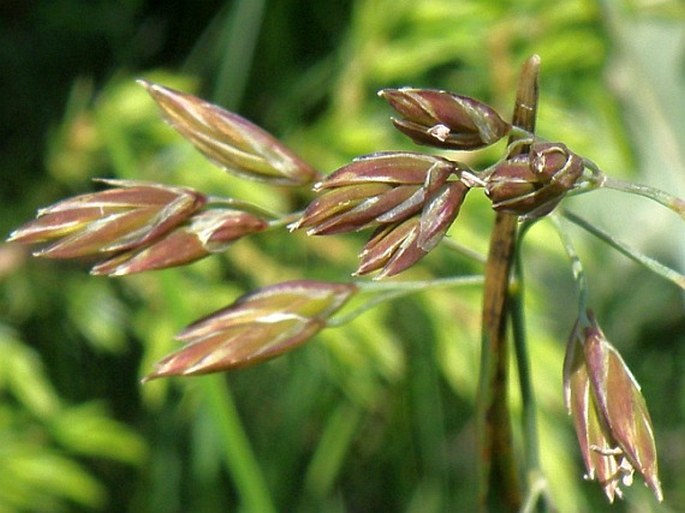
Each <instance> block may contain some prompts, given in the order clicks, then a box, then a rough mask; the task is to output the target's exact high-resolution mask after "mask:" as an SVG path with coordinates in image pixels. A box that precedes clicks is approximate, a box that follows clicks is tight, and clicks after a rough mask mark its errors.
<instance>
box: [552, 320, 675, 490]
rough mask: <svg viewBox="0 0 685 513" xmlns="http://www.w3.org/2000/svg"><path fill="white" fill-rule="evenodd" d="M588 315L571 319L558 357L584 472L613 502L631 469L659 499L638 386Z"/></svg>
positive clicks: (650, 436)
mask: <svg viewBox="0 0 685 513" xmlns="http://www.w3.org/2000/svg"><path fill="white" fill-rule="evenodd" d="M588 319H589V322H590V324H589V325H588V326H582V325H581V322H580V321H578V322H577V323H576V325H575V327H574V329H573V332H572V334H571V337H570V339H569V343H568V346H567V350H566V358H565V361H564V399H565V403H566V407H567V408H568V411H569V413H570V414H571V416H572V417H573V422H574V424H575V428H576V434H577V436H578V442H579V443H580V450H581V453H582V455H583V461H584V462H585V468H586V469H587V477H588V479H597V480H598V481H599V483H600V484H601V486H602V488H603V489H604V493H605V494H606V496H607V498H608V499H609V501H610V502H613V501H614V498H615V497H619V498H620V497H622V491H621V489H620V485H621V484H623V485H625V486H629V485H630V484H631V483H632V475H633V473H634V472H635V471H636V470H637V472H639V473H640V474H641V475H642V477H643V478H644V480H645V483H646V484H647V486H648V487H649V488H650V489H651V490H652V492H653V493H654V496H655V497H656V498H657V500H658V501H661V500H662V498H663V495H662V492H661V484H660V482H659V477H658V467H657V454H656V446H655V443H654V433H653V431H652V421H651V419H650V417H649V412H648V411H647V405H646V404H645V400H644V397H643V396H642V393H641V392H640V385H638V383H637V381H636V380H635V378H634V376H633V375H632V373H631V372H630V369H628V366H627V365H626V364H625V362H624V361H623V359H622V358H621V355H620V354H619V353H618V351H617V350H616V348H615V347H614V346H612V345H611V344H610V343H609V341H608V340H607V339H606V337H605V336H604V333H603V332H602V330H601V328H600V327H599V325H598V324H597V321H596V320H595V318H594V316H593V314H592V312H588Z"/></svg>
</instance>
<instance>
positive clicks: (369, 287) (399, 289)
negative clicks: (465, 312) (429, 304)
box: [327, 275, 483, 328]
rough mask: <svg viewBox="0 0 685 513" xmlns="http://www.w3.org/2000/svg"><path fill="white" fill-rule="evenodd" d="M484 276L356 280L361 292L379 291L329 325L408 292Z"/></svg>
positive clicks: (480, 280) (470, 282) (480, 279)
mask: <svg viewBox="0 0 685 513" xmlns="http://www.w3.org/2000/svg"><path fill="white" fill-rule="evenodd" d="M482 284H483V276H481V275H474V276H456V277H453V278H443V279H439V280H426V281H405V282H401V281H398V282H368V281H360V282H355V285H356V286H357V287H358V288H359V290H360V292H370V293H377V295H376V296H374V297H372V298H371V299H369V300H368V301H366V302H365V303H363V304H361V305H360V306H358V307H357V308H355V309H354V310H352V311H351V312H349V313H346V314H345V315H339V316H335V317H333V318H331V319H329V321H328V323H327V326H328V327H329V328H336V327H338V326H342V325H343V324H347V323H348V322H351V321H353V320H354V319H356V318H357V317H359V316H360V315H362V314H363V313H364V312H366V311H367V310H370V309H371V308H374V307H376V306H378V305H379V304H381V303H384V302H386V301H391V300H393V299H397V298H399V297H402V296H406V295H408V294H414V293H416V292H423V291H425V290H429V289H435V288H442V287H456V286H463V285H482Z"/></svg>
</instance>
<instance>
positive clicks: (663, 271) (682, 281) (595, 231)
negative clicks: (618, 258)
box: [561, 209, 685, 289]
mask: <svg viewBox="0 0 685 513" xmlns="http://www.w3.org/2000/svg"><path fill="white" fill-rule="evenodd" d="M561 214H562V215H563V216H564V217H565V218H566V219H568V220H569V221H571V222H572V223H574V224H576V225H578V226H580V227H581V228H583V229H584V230H586V231H588V232H590V233H591V234H592V235H594V236H595V237H597V238H599V239H601V240H603V241H604V242H606V243H607V244H609V245H610V246H611V247H612V248H614V249H616V250H618V251H619V252H620V253H623V254H624V255H625V256H627V257H628V258H630V259H632V260H634V261H636V262H637V263H639V264H642V265H643V266H645V267H646V268H647V269H649V270H650V271H652V272H654V273H656V274H658V275H659V276H661V277H662V278H665V279H667V280H669V281H671V282H673V283H675V284H676V285H678V287H680V288H681V289H685V276H684V275H682V274H680V273H679V272H677V271H675V270H674V269H671V268H670V267H667V266H665V265H664V264H662V263H661V262H659V261H657V260H654V259H653V258H650V257H648V256H647V255H644V254H642V253H640V252H639V251H638V250H636V249H634V248H631V247H630V246H628V245H627V244H626V243H624V242H621V241H620V240H618V239H616V238H615V237H613V236H612V235H610V234H608V233H607V232H605V231H604V230H601V229H600V228H597V227H596V226H594V225H593V224H592V223H590V222H589V221H587V220H585V219H583V218H582V217H580V216H578V215H577V214H574V213H572V212H569V211H568V210H565V209H564V210H562V211H561Z"/></svg>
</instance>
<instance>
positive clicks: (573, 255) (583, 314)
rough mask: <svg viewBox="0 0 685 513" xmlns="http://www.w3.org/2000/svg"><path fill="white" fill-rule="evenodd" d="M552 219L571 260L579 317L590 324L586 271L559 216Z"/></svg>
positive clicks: (554, 215) (553, 215)
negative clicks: (576, 290)
mask: <svg viewBox="0 0 685 513" xmlns="http://www.w3.org/2000/svg"><path fill="white" fill-rule="evenodd" d="M571 215H573V214H571ZM550 218H551V219H552V222H553V223H554V226H555V227H556V229H557V233H558V234H559V238H560V239H561V243H562V245H563V246H564V250H565V251H566V254H567V255H568V258H569V260H571V270H572V271H573V279H574V280H575V282H576V288H577V289H578V315H579V317H580V319H581V322H585V323H587V324H589V322H590V321H589V320H588V319H587V296H588V288H587V279H586V277H585V270H584V269H583V264H582V262H581V261H580V257H579V256H578V253H577V252H576V248H575V246H574V245H573V241H571V237H569V235H568V233H566V230H564V227H563V226H562V225H561V220H560V219H559V215H558V214H556V213H555V214H552V215H551V216H550Z"/></svg>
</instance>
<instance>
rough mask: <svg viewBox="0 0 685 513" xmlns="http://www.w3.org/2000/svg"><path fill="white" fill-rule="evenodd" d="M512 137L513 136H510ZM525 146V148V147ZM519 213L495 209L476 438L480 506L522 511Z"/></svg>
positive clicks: (532, 93) (520, 106) (531, 117)
mask: <svg viewBox="0 0 685 513" xmlns="http://www.w3.org/2000/svg"><path fill="white" fill-rule="evenodd" d="M539 68H540V58H539V57H538V56H537V55H534V56H532V57H531V58H529V59H528V60H527V61H526V63H525V64H524V66H523V69H522V71H521V77H520V79H519V85H518V90H517V94H516V104H515V106H514V114H513V119H512V123H513V124H514V125H516V126H518V127H520V128H523V129H524V130H526V131H528V132H531V133H532V132H533V131H534V129H535V114H536V109H537V99H538V71H539ZM510 142H511V141H510ZM526 150H527V148H525V147H524V148H521V149H520V151H521V152H524V151H526ZM517 223H518V218H517V217H516V216H514V215H511V214H505V213H497V216H496V218H495V226H494V228H493V231H492V236H491V239H490V250H489V254H488V260H487V263H486V267H485V288H484V298H483V326H482V344H481V367H480V383H479V388H478V402H477V404H478V412H477V437H478V440H477V443H478V449H479V465H480V468H479V472H478V477H479V504H480V509H481V511H484V512H485V511H497V512H499V511H502V512H507V511H511V512H515V511H518V510H519V508H520V506H521V503H522V496H521V487H520V484H519V476H518V472H517V470H518V469H517V466H516V462H515V461H514V453H513V444H512V425H511V415H510V412H509V405H508V401H507V391H508V363H509V362H508V348H507V344H506V327H507V317H508V302H509V300H508V299H509V284H510V278H511V271H512V267H513V262H514V258H515V248H516V231H517Z"/></svg>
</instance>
